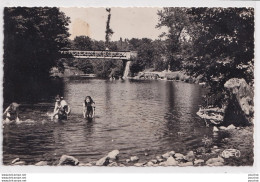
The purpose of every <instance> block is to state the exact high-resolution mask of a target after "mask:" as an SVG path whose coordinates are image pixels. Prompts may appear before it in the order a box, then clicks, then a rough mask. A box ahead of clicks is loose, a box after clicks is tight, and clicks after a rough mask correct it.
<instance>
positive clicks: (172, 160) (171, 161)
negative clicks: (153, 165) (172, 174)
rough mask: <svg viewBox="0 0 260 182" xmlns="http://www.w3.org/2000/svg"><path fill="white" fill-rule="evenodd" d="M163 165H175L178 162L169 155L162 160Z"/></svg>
mask: <svg viewBox="0 0 260 182" xmlns="http://www.w3.org/2000/svg"><path fill="white" fill-rule="evenodd" d="M164 163H165V166H177V165H178V162H177V161H176V160H175V159H174V158H173V157H169V158H168V159H167V161H165V162H164Z"/></svg>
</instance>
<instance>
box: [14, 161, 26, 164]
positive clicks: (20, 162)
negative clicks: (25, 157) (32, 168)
mask: <svg viewBox="0 0 260 182" xmlns="http://www.w3.org/2000/svg"><path fill="white" fill-rule="evenodd" d="M13 165H25V161H18V162H15V163H14V164H13Z"/></svg>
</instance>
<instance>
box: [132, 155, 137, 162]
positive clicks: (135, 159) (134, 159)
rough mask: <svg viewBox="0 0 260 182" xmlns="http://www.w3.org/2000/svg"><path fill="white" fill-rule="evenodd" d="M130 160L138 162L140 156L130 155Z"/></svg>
mask: <svg viewBox="0 0 260 182" xmlns="http://www.w3.org/2000/svg"><path fill="white" fill-rule="evenodd" d="M130 160H131V161H132V162H136V161H138V160H139V157H137V156H133V157H130Z"/></svg>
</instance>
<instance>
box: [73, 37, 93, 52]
mask: <svg viewBox="0 0 260 182" xmlns="http://www.w3.org/2000/svg"><path fill="white" fill-rule="evenodd" d="M73 43H74V48H75V49H77V50H82V51H92V50H93V48H92V44H93V42H92V40H91V39H90V38H89V37H88V36H83V35H82V36H76V37H75V38H74V41H73Z"/></svg>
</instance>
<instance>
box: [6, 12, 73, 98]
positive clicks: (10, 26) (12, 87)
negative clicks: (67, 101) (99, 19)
mask: <svg viewBox="0 0 260 182" xmlns="http://www.w3.org/2000/svg"><path fill="white" fill-rule="evenodd" d="M68 24H69V18H68V17H66V16H65V14H64V13H63V12H61V11H60V10H59V9H58V8H48V7H45V8H25V7H12V8H4V94H6V93H8V94H10V95H15V92H16V91H17V89H22V87H24V85H25V84H26V83H28V82H29V81H38V80H43V79H47V78H48V77H49V70H50V68H51V67H53V66H55V65H56V60H58V58H59V56H60V54H59V50H61V49H62V48H63V47H66V46H67V45H68V37H69V33H68V28H67V26H68Z"/></svg>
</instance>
